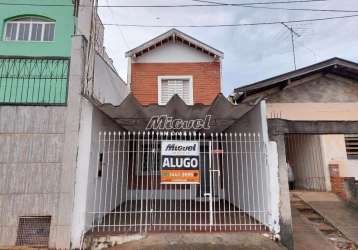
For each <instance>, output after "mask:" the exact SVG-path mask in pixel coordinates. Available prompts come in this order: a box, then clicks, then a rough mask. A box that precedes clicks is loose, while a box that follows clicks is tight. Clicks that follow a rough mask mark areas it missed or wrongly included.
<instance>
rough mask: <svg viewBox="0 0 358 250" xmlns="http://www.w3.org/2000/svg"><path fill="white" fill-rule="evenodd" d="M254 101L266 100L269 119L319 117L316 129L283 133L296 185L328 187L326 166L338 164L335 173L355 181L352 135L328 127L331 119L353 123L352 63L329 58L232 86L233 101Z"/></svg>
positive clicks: (357, 108)
mask: <svg viewBox="0 0 358 250" xmlns="http://www.w3.org/2000/svg"><path fill="white" fill-rule="evenodd" d="M257 99H266V102H267V119H269V121H270V120H272V121H273V120H275V119H282V120H287V121H291V122H293V121H294V122H296V123H291V124H296V125H299V124H305V125H310V124H311V125H312V124H314V123H312V122H318V121H319V122H320V124H325V125H326V127H327V128H326V131H323V132H322V131H321V132H320V133H318V132H319V131H317V133H312V132H314V131H311V132H309V133H304V132H305V131H304V130H302V132H301V133H294V134H293V133H285V146H286V158H287V162H289V163H290V164H291V165H292V168H293V171H294V175H295V179H296V185H297V186H298V188H304V189H313V190H326V191H330V190H331V183H330V178H329V177H330V166H338V169H339V175H340V176H341V177H355V178H356V179H358V135H357V134H352V133H351V132H352V131H351V130H350V129H348V128H347V132H346V133H339V134H334V133H331V132H332V131H329V130H330V129H329V126H331V127H332V125H333V122H337V124H342V123H344V124H350V125H355V123H354V122H355V121H358V64H356V63H354V62H350V61H346V60H343V59H340V58H332V59H330V60H327V61H324V62H320V63H317V64H314V65H311V66H309V67H305V68H302V69H298V70H295V71H292V72H289V73H286V74H283V75H279V76H276V77H273V78H270V79H267V80H263V81H260V82H257V83H254V84H250V85H246V86H244V87H240V88H237V89H236V90H235V96H234V100H235V101H236V102H238V103H239V102H240V103H249V102H255V101H256V100H257ZM350 122H351V123H350ZM316 124H317V123H316ZM350 127H352V126H350ZM353 127H354V126H353ZM271 128H272V126H271ZM303 129H304V127H303ZM271 132H272V131H271ZM343 132H344V131H343ZM331 168H332V167H331Z"/></svg>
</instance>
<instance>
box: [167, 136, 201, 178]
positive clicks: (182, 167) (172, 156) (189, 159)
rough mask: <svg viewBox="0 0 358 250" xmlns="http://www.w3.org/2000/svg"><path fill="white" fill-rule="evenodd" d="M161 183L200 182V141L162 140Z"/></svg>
mask: <svg viewBox="0 0 358 250" xmlns="http://www.w3.org/2000/svg"><path fill="white" fill-rule="evenodd" d="M161 153H162V154H161V155H162V156H161V169H160V183H161V184H199V183H200V162H199V143H198V142H196V141H162V148H161Z"/></svg>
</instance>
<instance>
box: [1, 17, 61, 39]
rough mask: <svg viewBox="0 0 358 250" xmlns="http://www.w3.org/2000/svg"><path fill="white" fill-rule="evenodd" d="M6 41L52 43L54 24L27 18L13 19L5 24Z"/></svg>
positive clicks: (39, 19) (48, 21) (40, 19)
mask: <svg viewBox="0 0 358 250" xmlns="http://www.w3.org/2000/svg"><path fill="white" fill-rule="evenodd" d="M5 26H6V28H5V37H4V40H6V41H38V42H43V41H46V42H48V41H53V40H54V34H55V23H54V22H53V21H50V20H47V19H43V18H35V17H27V18H19V19H13V20H10V21H8V22H6V25H5Z"/></svg>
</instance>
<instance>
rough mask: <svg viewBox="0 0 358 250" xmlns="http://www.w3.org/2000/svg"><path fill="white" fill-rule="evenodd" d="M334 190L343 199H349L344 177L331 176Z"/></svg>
mask: <svg viewBox="0 0 358 250" xmlns="http://www.w3.org/2000/svg"><path fill="white" fill-rule="evenodd" d="M331 187H332V192H333V193H335V194H336V195H338V196H339V197H340V198H342V199H343V200H347V193H346V190H345V188H344V177H339V176H331Z"/></svg>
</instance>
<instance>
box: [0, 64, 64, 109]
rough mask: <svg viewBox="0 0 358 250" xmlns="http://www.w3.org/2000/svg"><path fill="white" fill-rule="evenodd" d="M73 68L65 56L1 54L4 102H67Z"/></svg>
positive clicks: (0, 100)
mask: <svg viewBox="0 0 358 250" xmlns="http://www.w3.org/2000/svg"><path fill="white" fill-rule="evenodd" d="M69 67H70V59H69V58H64V57H0V104H4V105H11V104H12V105H14V104H15V105H64V104H66V101H67V86H68V78H69Z"/></svg>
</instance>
